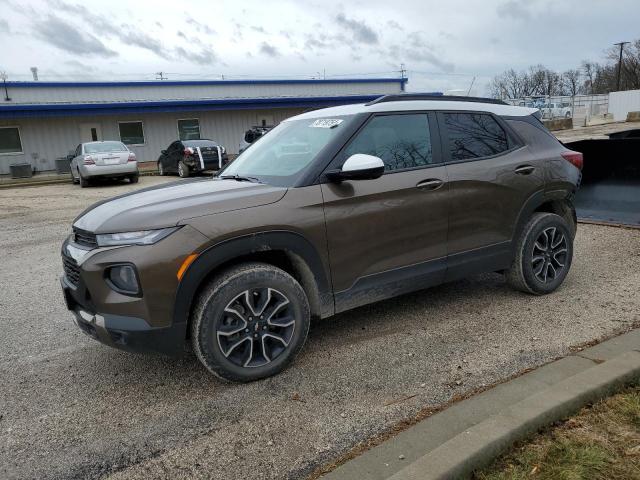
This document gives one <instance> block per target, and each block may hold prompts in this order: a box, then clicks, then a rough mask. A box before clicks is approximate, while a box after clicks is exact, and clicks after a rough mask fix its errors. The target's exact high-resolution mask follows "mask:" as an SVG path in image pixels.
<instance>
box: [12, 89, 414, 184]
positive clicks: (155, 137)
mask: <svg viewBox="0 0 640 480" xmlns="http://www.w3.org/2000/svg"><path fill="white" fill-rule="evenodd" d="M406 82H407V79H406V78H366V79H341V80H335V79H330V80H220V81H185V82H174V81H146V82H7V83H6V94H5V95H4V96H5V97H6V98H5V99H4V101H0V102H1V103H0V174H6V173H9V166H10V165H12V164H18V163H30V164H31V165H32V167H33V168H34V169H35V170H36V171H45V170H53V169H54V168H55V159H56V158H60V157H66V155H67V154H68V153H69V152H70V151H72V150H74V149H75V147H76V146H77V145H78V144H79V143H81V142H88V141H92V140H122V141H123V142H124V143H126V144H127V145H128V146H129V148H130V149H131V150H132V151H133V152H135V154H136V156H137V157H138V159H139V160H140V161H143V162H145V161H155V160H156V159H157V158H158V156H159V154H160V150H162V149H164V148H166V147H167V146H168V145H169V144H170V143H171V142H173V141H174V140H176V139H178V138H180V139H183V140H185V139H193V138H203V139H204V138H208V139H211V140H216V141H218V142H220V143H221V144H222V145H224V146H225V147H226V149H227V151H228V152H229V153H230V154H235V153H237V152H238V147H239V144H240V141H241V139H242V137H243V135H244V132H245V131H246V130H247V129H249V128H251V127H252V126H255V125H275V124H277V123H278V122H280V121H282V120H283V119H285V118H287V117H290V116H292V115H296V114H298V113H301V112H304V111H305V110H308V109H313V108H320V107H327V106H333V105H341V104H348V103H362V102H367V101H370V100H373V99H375V98H377V97H379V96H381V95H385V94H395V93H400V92H402V91H404V87H405V84H406ZM0 88H2V84H0ZM2 93H5V92H2Z"/></svg>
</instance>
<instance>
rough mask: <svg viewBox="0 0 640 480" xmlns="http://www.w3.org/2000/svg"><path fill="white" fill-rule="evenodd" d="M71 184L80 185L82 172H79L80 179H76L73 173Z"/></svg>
mask: <svg viewBox="0 0 640 480" xmlns="http://www.w3.org/2000/svg"><path fill="white" fill-rule="evenodd" d="M71 183H73V184H74V185H75V184H77V183H80V172H78V178H76V177H74V176H73V173H72V174H71Z"/></svg>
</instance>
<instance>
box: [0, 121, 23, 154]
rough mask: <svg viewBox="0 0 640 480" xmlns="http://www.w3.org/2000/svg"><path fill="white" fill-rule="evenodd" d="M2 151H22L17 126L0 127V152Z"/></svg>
mask: <svg viewBox="0 0 640 480" xmlns="http://www.w3.org/2000/svg"><path fill="white" fill-rule="evenodd" d="M2 153H22V141H21V140H20V130H19V129H18V127H0V154H2Z"/></svg>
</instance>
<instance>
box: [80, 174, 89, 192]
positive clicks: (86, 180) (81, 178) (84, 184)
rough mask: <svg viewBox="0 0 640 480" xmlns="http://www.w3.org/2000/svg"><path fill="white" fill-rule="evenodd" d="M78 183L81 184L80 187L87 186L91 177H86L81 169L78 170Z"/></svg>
mask: <svg viewBox="0 0 640 480" xmlns="http://www.w3.org/2000/svg"><path fill="white" fill-rule="evenodd" d="M78 178H79V179H78V183H79V184H80V188H87V187H88V186H89V179H88V178H84V177H83V176H82V174H81V173H80V171H79V170H78Z"/></svg>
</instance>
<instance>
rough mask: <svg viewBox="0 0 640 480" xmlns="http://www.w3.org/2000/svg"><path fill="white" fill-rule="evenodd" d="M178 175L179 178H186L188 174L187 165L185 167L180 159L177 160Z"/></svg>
mask: <svg viewBox="0 0 640 480" xmlns="http://www.w3.org/2000/svg"><path fill="white" fill-rule="evenodd" d="M178 176H179V177H180V178H187V177H188V176H189V167H187V166H186V165H185V164H184V162H183V161H182V160H180V161H179V162H178Z"/></svg>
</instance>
